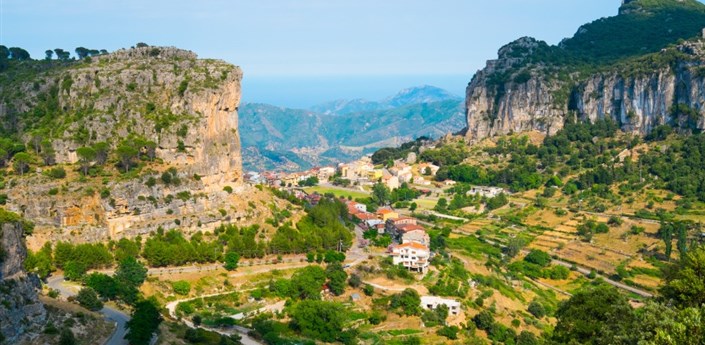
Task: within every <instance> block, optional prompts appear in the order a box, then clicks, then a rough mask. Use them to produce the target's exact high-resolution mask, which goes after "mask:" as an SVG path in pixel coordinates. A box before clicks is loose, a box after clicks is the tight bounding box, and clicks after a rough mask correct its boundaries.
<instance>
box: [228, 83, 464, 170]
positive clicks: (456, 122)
mask: <svg viewBox="0 0 705 345" xmlns="http://www.w3.org/2000/svg"><path fill="white" fill-rule="evenodd" d="M239 121H240V124H239V126H240V135H241V140H242V147H243V165H244V168H245V170H264V169H266V170H301V169H307V168H309V167H312V166H315V165H326V164H334V163H337V162H340V161H345V160H350V159H355V158H357V157H360V156H362V155H364V154H367V153H370V152H374V151H375V150H376V149H378V148H381V147H388V146H398V145H400V144H402V143H404V142H406V141H409V140H412V139H414V138H417V137H419V136H423V135H425V136H430V137H434V138H437V137H440V136H443V135H445V134H447V133H455V132H458V131H459V130H461V129H462V128H463V127H464V126H465V117H464V111H463V99H462V98H461V97H458V96H456V95H453V94H451V93H449V92H448V91H446V90H443V89H439V88H436V87H433V86H421V87H414V88H409V89H405V90H402V91H400V92H399V93H398V94H396V95H394V96H391V97H388V98H385V99H383V100H381V101H368V100H363V99H355V100H338V101H333V102H327V103H324V104H320V105H316V106H313V107H311V108H310V109H306V110H305V109H289V108H283V107H277V106H273V105H268V104H257V103H243V104H242V105H241V106H240V110H239Z"/></svg>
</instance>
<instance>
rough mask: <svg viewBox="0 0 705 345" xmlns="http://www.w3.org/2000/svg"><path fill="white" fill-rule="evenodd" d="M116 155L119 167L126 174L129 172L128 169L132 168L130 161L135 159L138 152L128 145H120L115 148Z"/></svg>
mask: <svg viewBox="0 0 705 345" xmlns="http://www.w3.org/2000/svg"><path fill="white" fill-rule="evenodd" d="M116 152H117V155H118V158H119V159H120V165H121V166H122V167H123V168H124V169H125V172H126V173H127V172H128V171H130V167H131V166H132V160H133V159H134V158H135V157H137V154H138V153H139V151H138V150H137V149H136V148H134V147H132V146H129V145H124V144H123V145H120V146H119V147H118V148H117V151H116Z"/></svg>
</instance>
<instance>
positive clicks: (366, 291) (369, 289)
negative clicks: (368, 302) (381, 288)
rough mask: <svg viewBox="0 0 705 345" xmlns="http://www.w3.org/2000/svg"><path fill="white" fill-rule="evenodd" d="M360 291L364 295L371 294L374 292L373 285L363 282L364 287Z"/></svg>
mask: <svg viewBox="0 0 705 345" xmlns="http://www.w3.org/2000/svg"><path fill="white" fill-rule="evenodd" d="M362 292H363V293H364V294H365V295H366V296H372V295H374V293H375V287H374V286H372V285H370V284H365V287H363V288H362Z"/></svg>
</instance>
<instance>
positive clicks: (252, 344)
mask: <svg viewBox="0 0 705 345" xmlns="http://www.w3.org/2000/svg"><path fill="white" fill-rule="evenodd" d="M242 291H248V290H240V292H242ZM233 292H236V291H227V292H221V293H215V294H210V295H203V296H198V297H192V298H184V299H180V300H176V301H171V302H169V303H167V305H166V309H167V310H168V311H169V316H171V318H172V319H174V320H176V319H177V318H176V306H177V305H179V303H181V302H188V301H192V300H194V299H199V298H207V297H214V296H220V295H225V294H231V293H233ZM282 307H283V304H282ZM181 322H183V323H184V324H185V325H186V326H188V327H190V328H199V327H200V328H203V329H205V330H208V331H212V332H216V333H218V334H222V335H228V336H229V335H233V334H235V333H237V334H238V335H239V336H240V337H241V339H240V342H241V343H242V344H243V345H263V344H264V343H261V342H260V341H258V340H256V339H254V338H252V337H250V336H249V335H248V333H250V331H251V329H249V328H245V327H242V326H233V327H232V329H228V330H226V329H220V328H211V327H206V326H203V325H201V326H196V325H194V324H193V322H191V320H188V319H181Z"/></svg>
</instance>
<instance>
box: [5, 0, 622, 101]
mask: <svg viewBox="0 0 705 345" xmlns="http://www.w3.org/2000/svg"><path fill="white" fill-rule="evenodd" d="M0 3H1V4H2V6H1V7H2V10H1V15H0V19H1V23H0V26H1V27H2V33H1V37H0V44H4V45H7V46H20V47H23V48H25V49H27V50H29V51H30V53H31V54H32V56H33V57H35V58H37V57H41V56H43V54H44V53H43V52H44V51H45V50H46V49H53V48H64V49H68V50H71V51H73V49H74V48H75V47H77V46H85V47H88V48H96V49H108V50H115V49H118V48H121V47H129V46H132V45H134V44H136V43H137V42H146V43H148V44H152V45H173V46H177V47H180V48H185V49H190V50H193V51H195V52H196V53H198V54H199V56H200V57H205V58H218V59H223V60H226V61H228V62H231V63H233V64H236V65H239V66H241V67H242V68H243V70H244V73H245V80H244V82H243V87H244V89H243V100H245V101H249V102H265V103H272V104H276V105H281V106H293V107H304V106H309V105H312V104H315V103H320V102H323V101H327V100H332V99H338V98H358V97H362V98H368V99H380V98H383V97H385V96H387V95H389V94H393V93H395V92H396V91H398V90H400V89H402V88H405V87H409V86H414V85H422V84H430V85H435V86H439V87H443V88H446V89H448V90H449V91H451V92H453V93H456V94H458V95H462V94H463V93H464V89H465V86H466V85H467V83H468V82H469V81H470V79H471V78H472V75H473V74H474V73H475V71H477V70H478V69H480V68H482V67H483V66H484V64H485V61H486V60H487V59H492V58H494V57H496V54H497V49H498V48H499V47H501V46H502V45H504V44H506V43H508V42H510V41H512V40H514V39H516V38H519V37H521V36H533V37H536V38H539V39H542V40H545V41H547V42H549V43H551V44H555V43H558V42H559V41H560V40H561V39H562V38H564V37H568V36H572V35H573V33H574V32H575V31H576V30H577V28H578V26H579V25H580V24H583V23H586V22H589V21H592V20H594V19H597V18H600V17H605V16H612V15H615V14H616V13H617V9H618V7H619V5H620V0H493V1H474V0H473V1H471V0H433V1H430V0H346V1H342V0H201V1H179V0H170V1H166V0H121V1H117V0H116V1H102V0H31V1H30V0H0Z"/></svg>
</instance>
